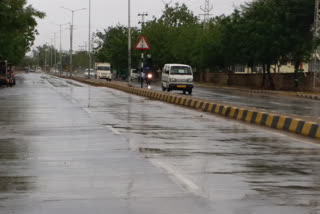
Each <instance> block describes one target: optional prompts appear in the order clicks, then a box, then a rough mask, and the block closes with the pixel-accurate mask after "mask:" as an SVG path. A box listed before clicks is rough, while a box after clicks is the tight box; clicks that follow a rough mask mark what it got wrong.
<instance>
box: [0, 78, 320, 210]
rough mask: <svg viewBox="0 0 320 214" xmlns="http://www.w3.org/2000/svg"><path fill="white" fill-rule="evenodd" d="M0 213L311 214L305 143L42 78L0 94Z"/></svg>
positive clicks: (315, 167)
mask: <svg viewBox="0 0 320 214" xmlns="http://www.w3.org/2000/svg"><path fill="white" fill-rule="evenodd" d="M0 125H1V129H0V173H1V174H0V213H1V214H2V213H5V214H7V213H9V214H38V213H41V214H42V213H45V214H53V213H54V214H56V213H59V214H64V213H66V214H87V213H95V214H97V213H98V214H99V213H101V214H102V213H113V214H150V213H152V214H158V213H159V214H168V213H173V214H191V213H192V214H200V213H201V214H202V213H204V214H206V213H208V214H209V213H210V214H214V213H216V214H230V213H235V214H255V213H259V214H261V213H262V214H264V213H265V214H270V213H275V214H276V213H281V214H317V213H320V162H319V161H320V147H319V144H317V143H316V142H312V141H309V140H307V139H304V138H298V139H295V138H293V137H292V136H291V135H289V136H288V135H286V134H283V133H280V132H273V131H271V130H269V129H266V130H264V129H262V128H260V127H255V126H251V125H247V124H244V123H240V122H237V121H232V120H226V119H224V118H222V117H216V116H214V115H211V114H206V113H203V112H199V111H194V110H190V109H186V108H183V107H179V106H175V105H170V104H166V103H162V102H159V101H154V100H150V99H148V98H144V97H139V96H135V95H130V94H126V93H123V92H120V91H117V90H113V89H109V88H102V87H91V86H87V85H84V84H81V83H77V82H74V81H70V80H64V79H59V78H57V77H51V76H48V75H45V74H23V75H20V76H17V86H16V87H13V88H1V89H0Z"/></svg>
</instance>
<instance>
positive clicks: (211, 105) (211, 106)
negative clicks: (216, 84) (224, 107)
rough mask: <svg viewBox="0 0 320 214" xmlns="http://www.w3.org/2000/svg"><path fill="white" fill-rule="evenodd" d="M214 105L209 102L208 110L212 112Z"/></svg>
mask: <svg viewBox="0 0 320 214" xmlns="http://www.w3.org/2000/svg"><path fill="white" fill-rule="evenodd" d="M213 105H214V104H213V103H210V104H209V108H208V112H211V111H212V108H213Z"/></svg>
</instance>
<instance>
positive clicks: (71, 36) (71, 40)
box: [62, 7, 86, 76]
mask: <svg viewBox="0 0 320 214" xmlns="http://www.w3.org/2000/svg"><path fill="white" fill-rule="evenodd" d="M62 8H63V9H65V10H68V11H70V12H71V13H72V20H71V26H70V76H72V53H73V17H74V13H75V12H77V11H80V10H85V9H86V8H81V9H78V10H71V9H68V8H65V7H62Z"/></svg>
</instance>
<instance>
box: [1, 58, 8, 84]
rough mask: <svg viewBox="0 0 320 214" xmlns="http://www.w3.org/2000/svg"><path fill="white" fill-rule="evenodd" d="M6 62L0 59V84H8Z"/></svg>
mask: <svg viewBox="0 0 320 214" xmlns="http://www.w3.org/2000/svg"><path fill="white" fill-rule="evenodd" d="M7 69H8V67H7V62H6V61H2V62H0V86H1V85H7V86H8V79H7V71H8V70H7Z"/></svg>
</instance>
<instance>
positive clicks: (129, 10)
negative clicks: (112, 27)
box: [128, 0, 131, 86]
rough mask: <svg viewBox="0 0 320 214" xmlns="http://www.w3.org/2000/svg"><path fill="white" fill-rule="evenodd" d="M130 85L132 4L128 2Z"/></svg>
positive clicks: (129, 82) (129, 79)
mask: <svg viewBox="0 0 320 214" xmlns="http://www.w3.org/2000/svg"><path fill="white" fill-rule="evenodd" d="M128 85H129V86H131V2H130V0H128Z"/></svg>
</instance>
